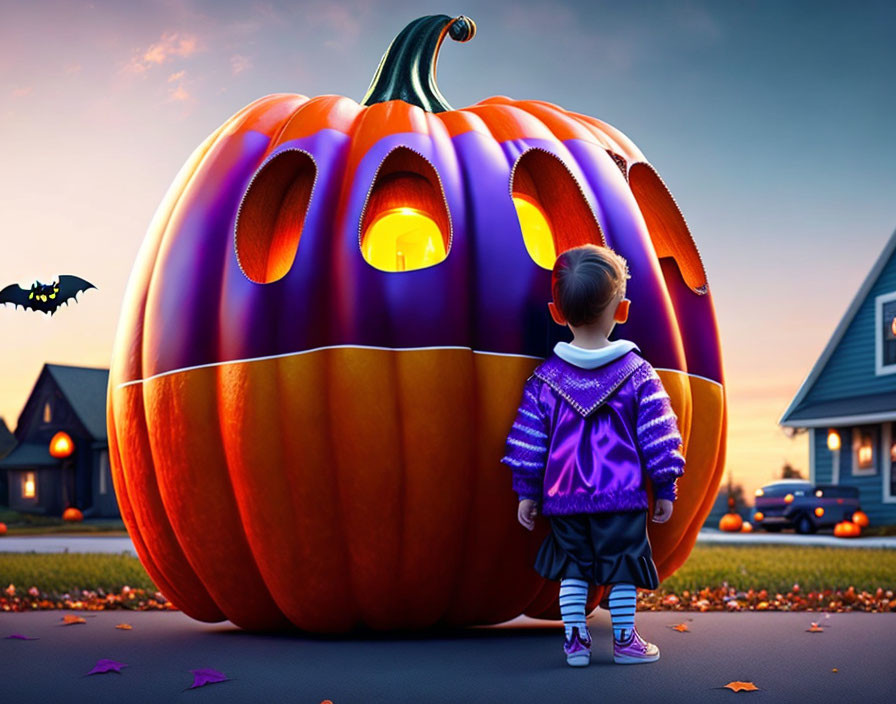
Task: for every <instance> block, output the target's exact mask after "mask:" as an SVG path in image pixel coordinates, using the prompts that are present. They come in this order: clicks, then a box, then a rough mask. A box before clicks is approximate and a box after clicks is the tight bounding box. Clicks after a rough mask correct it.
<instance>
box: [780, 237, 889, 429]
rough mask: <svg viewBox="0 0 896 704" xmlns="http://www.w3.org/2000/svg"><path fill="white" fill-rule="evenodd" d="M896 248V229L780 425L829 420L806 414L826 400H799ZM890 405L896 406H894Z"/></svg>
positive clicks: (826, 359)
mask: <svg viewBox="0 0 896 704" xmlns="http://www.w3.org/2000/svg"><path fill="white" fill-rule="evenodd" d="M894 251H896V231H894V232H893V234H892V235H890V239H889V240H887V243H886V244H885V245H884V248H883V251H882V252H881V253H880V255H879V256H878V257H877V261H875V262H874V266H872V267H871V271H869V272H868V275H867V276H866V277H865V280H864V281H863V282H862V285H861V286H860V287H859V290H858V291H857V292H856V295H855V297H853V299H852V302H851V303H850V304H849V307H848V308H847V309H846V312H845V313H844V314H843V317H842V318H841V319H840V322H839V323H838V324H837V327H836V328H835V329H834V334H833V335H831V339H830V340H828V344H827V346H825V348H824V350H823V351H822V353H821V356H820V357H819V358H818V359H817V360H816V362H815V365H814V366H813V367H812V369H811V371H810V372H809V375H808V376H807V377H806V378H805V379H804V380H803V383H802V384H801V385H800V388H799V389H798V390H797V392H796V396H794V397H793V400H792V401H791V402H790V405H789V406H788V407H787V410H785V411H784V414H783V415H782V416H781V419H780V420H779V421H778V424H779V425H784V426H791V427H796V428H805V427H808V425H807V423H806V422H805V421H806V420H809V419H810V418H811V419H817V420H827V418H825V417H824V416H818V415H817V414H816V415H811V416H810V415H807V414H808V411H809V409H810V408H812V407H815V406H816V405H817V406H820V405H823V404H813V406H811V407H810V406H807V407H805V408H800V404H801V403H802V402H803V400H805V398H806V396H807V395H808V394H809V392H810V391H811V390H812V387H813V386H814V385H815V382H816V381H817V380H818V377H820V376H821V373H822V371H824V368H825V366H826V365H827V363H828V361H829V360H830V358H831V355H833V354H834V350H836V349H837V347H838V345H839V344H840V342H841V340H842V339H843V336H844V335H845V334H846V330H847V328H848V327H849V325H850V323H851V322H852V321H853V318H855V317H856V314H857V313H858V312H859V308H861V306H862V303H864V302H865V299H866V298H867V297H868V294H869V293H870V291H871V288H872V287H873V286H874V283H875V281H877V279H878V277H879V276H880V274H881V272H882V271H883V270H884V267H885V266H886V265H887V262H888V261H889V260H890V257H891V256H892V255H893V252H894ZM864 398H865V397H863V404H862V406H860V407H862V409H863V410H862V414H863V415H864V414H865V410H864ZM855 408H856V406H855V403H853V405H852V415H856V413H855ZM891 408H893V407H892V406H891ZM797 409H799V418H797V417H795V416H796V413H795V412H796V411H797Z"/></svg>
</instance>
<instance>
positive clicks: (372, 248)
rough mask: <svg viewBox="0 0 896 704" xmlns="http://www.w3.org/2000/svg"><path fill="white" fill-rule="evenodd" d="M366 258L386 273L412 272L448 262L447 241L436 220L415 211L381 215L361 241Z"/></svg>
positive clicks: (403, 209) (395, 210)
mask: <svg viewBox="0 0 896 704" xmlns="http://www.w3.org/2000/svg"><path fill="white" fill-rule="evenodd" d="M361 251H362V252H363V254H364V258H365V259H366V260H367V261H368V262H369V263H370V264H371V265H373V266H375V267H376V268H377V269H382V270H383V271H412V270H413V269H424V268H426V267H428V266H433V265H434V264H438V263H439V262H440V261H442V260H443V259H445V257H446V256H447V253H446V252H445V240H444V238H443V237H442V231H441V230H439V226H438V225H436V223H435V221H434V220H433V219H432V218H430V217H429V216H428V215H426V213H423V212H422V211H420V210H416V209H415V208H392V209H391V210H387V211H385V212H384V213H382V214H380V215H379V216H378V217H377V218H376V220H374V222H373V224H372V225H371V226H370V227H368V228H367V231H366V232H365V233H364V237H363V239H362V241H361Z"/></svg>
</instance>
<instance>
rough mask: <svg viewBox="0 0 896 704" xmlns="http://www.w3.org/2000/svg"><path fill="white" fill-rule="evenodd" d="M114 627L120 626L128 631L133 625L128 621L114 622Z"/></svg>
mask: <svg viewBox="0 0 896 704" xmlns="http://www.w3.org/2000/svg"><path fill="white" fill-rule="evenodd" d="M115 627H116V628H120V629H121V630H123V631H130V630H131V629H132V628H133V626H132V625H131V624H129V623H117V624H115Z"/></svg>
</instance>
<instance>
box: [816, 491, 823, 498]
mask: <svg viewBox="0 0 896 704" xmlns="http://www.w3.org/2000/svg"><path fill="white" fill-rule="evenodd" d="M815 495H816V496H817V497H818V498H819V499H820V498H821V497H822V496H824V492H823V491H822V490H821V489H816V490H815Z"/></svg>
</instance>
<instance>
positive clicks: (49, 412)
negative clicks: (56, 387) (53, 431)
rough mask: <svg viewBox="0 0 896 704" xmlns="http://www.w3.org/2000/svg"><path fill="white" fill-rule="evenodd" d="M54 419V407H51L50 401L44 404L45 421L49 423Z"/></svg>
mask: <svg viewBox="0 0 896 704" xmlns="http://www.w3.org/2000/svg"><path fill="white" fill-rule="evenodd" d="M52 420H53V409H52V408H50V402H49V401H47V403H45V404H44V423H49V422H50V421H52Z"/></svg>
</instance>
